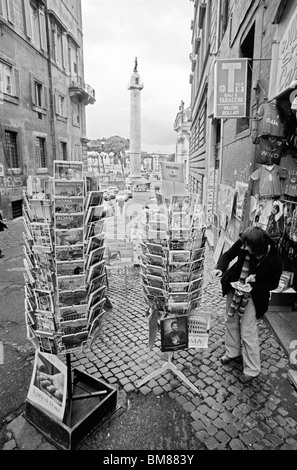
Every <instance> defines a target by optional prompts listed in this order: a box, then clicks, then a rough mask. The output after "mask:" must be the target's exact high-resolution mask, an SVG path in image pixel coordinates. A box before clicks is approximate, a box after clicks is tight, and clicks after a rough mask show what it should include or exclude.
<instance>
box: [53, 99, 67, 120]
mask: <svg viewBox="0 0 297 470" xmlns="http://www.w3.org/2000/svg"><path fill="white" fill-rule="evenodd" d="M55 100H56V114H57V115H58V116H61V117H63V118H67V99H66V98H65V96H63V95H60V94H59V93H56V94H55Z"/></svg>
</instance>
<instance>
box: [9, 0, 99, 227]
mask: <svg viewBox="0 0 297 470" xmlns="http://www.w3.org/2000/svg"><path fill="white" fill-rule="evenodd" d="M0 36H1V41H0V191H1V193H0V211H2V214H3V216H4V218H8V219H11V218H14V217H17V216H19V215H21V203H22V192H23V189H25V188H26V182H27V179H28V176H36V177H37V178H43V177H44V176H45V175H50V176H51V175H52V162H53V160H55V159H57V160H58V159H61V160H82V158H83V156H84V155H86V153H87V138H86V118H85V107H86V106H87V105H88V104H93V103H94V102H95V91H94V90H93V89H92V88H91V87H90V86H89V85H88V84H86V83H85V80H84V57H83V31H82V11H81V0H67V1H66V0H1V1H0Z"/></svg>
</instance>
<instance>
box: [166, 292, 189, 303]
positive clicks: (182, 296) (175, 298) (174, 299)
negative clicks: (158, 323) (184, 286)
mask: <svg viewBox="0 0 297 470" xmlns="http://www.w3.org/2000/svg"><path fill="white" fill-rule="evenodd" d="M188 298H189V295H188V292H174V293H172V292H170V293H169V294H168V303H169V304H172V303H183V302H188Z"/></svg>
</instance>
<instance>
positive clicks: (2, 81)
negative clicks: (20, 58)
mask: <svg viewBox="0 0 297 470" xmlns="http://www.w3.org/2000/svg"><path fill="white" fill-rule="evenodd" d="M0 1H1V0H0ZM0 92H2V93H5V94H7V95H11V96H19V72H18V70H16V69H15V68H13V67H12V66H11V65H9V64H6V63H5V62H1V61H0Z"/></svg>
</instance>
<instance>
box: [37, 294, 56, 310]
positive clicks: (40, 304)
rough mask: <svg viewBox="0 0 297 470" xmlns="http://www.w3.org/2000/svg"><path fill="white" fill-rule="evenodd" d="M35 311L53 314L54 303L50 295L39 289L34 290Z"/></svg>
mask: <svg viewBox="0 0 297 470" xmlns="http://www.w3.org/2000/svg"><path fill="white" fill-rule="evenodd" d="M34 293H35V301H36V306H37V311H39V312H45V313H48V312H50V313H54V303H53V297H52V293H51V292H50V291H43V290H39V289H35V290H34Z"/></svg>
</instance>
